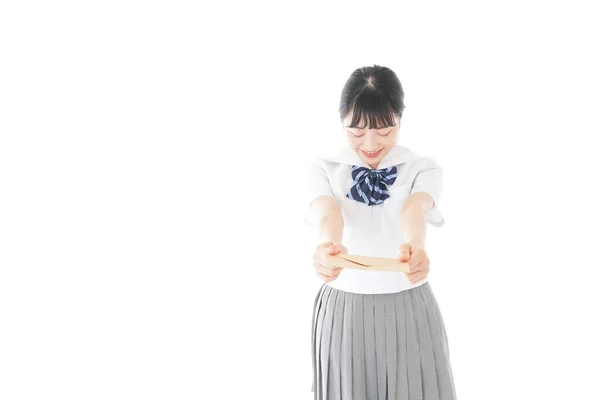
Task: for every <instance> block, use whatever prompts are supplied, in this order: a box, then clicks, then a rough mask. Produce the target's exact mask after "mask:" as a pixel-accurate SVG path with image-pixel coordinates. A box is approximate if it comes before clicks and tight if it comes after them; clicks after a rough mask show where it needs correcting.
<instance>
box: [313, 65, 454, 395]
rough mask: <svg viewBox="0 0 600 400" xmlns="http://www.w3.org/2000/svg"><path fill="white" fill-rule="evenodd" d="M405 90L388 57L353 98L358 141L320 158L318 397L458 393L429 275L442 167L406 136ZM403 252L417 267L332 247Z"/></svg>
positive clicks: (352, 132)
mask: <svg viewBox="0 0 600 400" xmlns="http://www.w3.org/2000/svg"><path fill="white" fill-rule="evenodd" d="M403 101H404V92H403V89H402V86H401V84H400V81H399V80H398V77H397V76H396V74H395V73H394V72H393V71H392V70H390V69H389V68H385V67H381V66H377V65H375V66H373V67H364V68H359V69H357V70H356V71H354V73H352V75H351V76H350V78H349V79H348V81H347V82H346V84H345V86H344V89H343V91H342V96H341V104H340V116H341V121H342V123H343V130H344V133H345V135H346V137H347V139H348V146H347V147H345V148H344V149H342V150H341V151H340V152H339V153H338V154H336V155H335V156H333V157H328V158H319V159H316V160H315V162H314V163H313V164H312V165H311V166H310V169H309V179H308V182H309V185H308V197H309V199H308V200H309V204H310V215H311V219H312V224H313V225H314V226H315V228H316V229H317V231H318V235H319V238H320V240H319V244H318V245H317V246H316V250H315V253H314V257H313V259H314V268H315V270H316V273H317V275H318V276H319V277H320V278H321V279H323V280H324V281H325V283H324V284H323V286H322V287H321V289H320V290H319V293H318V294H317V296H316V300H315V304H314V311H313V330H312V356H313V389H312V390H313V392H314V398H315V399H316V400H454V399H455V398H456V394H455V389H454V380H453V376H452V369H451V365H450V357H449V349H448V338H447V336H446V330H445V326H444V321H443V319H442V315H441V312H440V309H439V307H438V304H437V301H436V298H435V296H434V294H433V291H432V289H431V286H430V285H429V282H428V279H427V275H428V273H429V259H428V257H427V253H426V251H425V236H426V227H427V224H430V225H432V226H437V227H441V226H443V225H444V218H443V217H442V214H441V212H440V210H439V208H438V206H439V201H440V195H441V191H442V169H441V168H440V166H438V165H437V164H436V162H435V161H434V160H433V159H431V158H427V157H421V156H419V155H417V154H415V153H414V152H412V151H411V150H410V149H408V148H406V147H404V146H400V145H397V143H396V142H397V138H398V131H399V129H400V121H401V117H402V112H403V110H404V103H403ZM340 252H342V253H349V254H357V255H367V256H376V257H390V258H392V257H399V258H400V259H401V260H402V261H406V262H408V263H409V265H410V268H411V270H410V272H406V273H405V272H388V271H365V270H358V269H349V268H340V267H337V266H336V265H330V264H328V263H327V262H326V261H325V260H326V257H325V256H326V254H330V255H335V254H339V253H340Z"/></svg>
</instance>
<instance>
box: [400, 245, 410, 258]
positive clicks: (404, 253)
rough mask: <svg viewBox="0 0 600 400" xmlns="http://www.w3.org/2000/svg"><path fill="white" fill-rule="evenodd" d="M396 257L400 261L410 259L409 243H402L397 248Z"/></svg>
mask: <svg viewBox="0 0 600 400" xmlns="http://www.w3.org/2000/svg"><path fill="white" fill-rule="evenodd" d="M398 258H400V261H402V262H406V261H408V260H409V259H410V244H408V243H404V244H402V245H401V246H400V248H399V249H398Z"/></svg>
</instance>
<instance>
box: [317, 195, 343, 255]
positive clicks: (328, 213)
mask: <svg viewBox="0 0 600 400" xmlns="http://www.w3.org/2000/svg"><path fill="white" fill-rule="evenodd" d="M310 209H311V212H312V213H313V215H314V217H315V222H316V225H317V230H318V234H319V238H320V241H321V243H323V242H333V243H334V244H341V243H342V233H343V231H344V219H343V217H342V209H341V207H340V205H339V203H338V202H337V201H336V200H335V199H334V198H333V197H331V196H319V197H317V198H316V199H315V200H313V201H312V203H311V206H310Z"/></svg>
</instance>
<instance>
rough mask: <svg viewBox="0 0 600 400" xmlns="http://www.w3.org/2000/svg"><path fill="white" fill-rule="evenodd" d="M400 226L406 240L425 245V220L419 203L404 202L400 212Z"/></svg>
mask: <svg viewBox="0 0 600 400" xmlns="http://www.w3.org/2000/svg"><path fill="white" fill-rule="evenodd" d="M400 226H401V227H402V231H403V232H404V238H405V239H406V241H407V242H411V243H416V244H418V245H420V246H421V247H425V237H426V236H427V221H426V219H425V211H424V209H423V207H422V206H421V205H420V204H415V203H413V204H406V205H405V207H404V208H402V211H401V212H400Z"/></svg>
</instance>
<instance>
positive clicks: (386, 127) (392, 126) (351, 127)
mask: <svg viewBox="0 0 600 400" xmlns="http://www.w3.org/2000/svg"><path fill="white" fill-rule="evenodd" d="M345 127H346V128H350V129H358V130H362V129H365V128H358V127H356V126H350V125H346V126H345ZM394 127H395V125H390V126H384V127H382V128H375V129H376V130H380V129H388V128H394Z"/></svg>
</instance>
